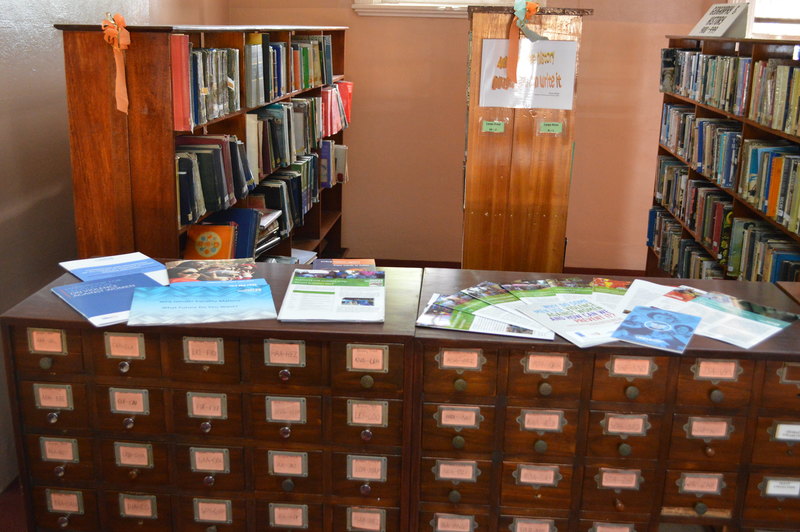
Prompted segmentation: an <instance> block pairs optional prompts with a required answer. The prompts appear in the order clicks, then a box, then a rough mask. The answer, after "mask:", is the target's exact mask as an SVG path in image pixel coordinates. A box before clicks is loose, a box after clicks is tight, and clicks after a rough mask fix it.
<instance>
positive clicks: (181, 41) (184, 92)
mask: <svg viewBox="0 0 800 532" xmlns="http://www.w3.org/2000/svg"><path fill="white" fill-rule="evenodd" d="M189 48H190V44H189V36H188V35H185V34H179V33H173V34H171V35H170V36H169V49H170V59H171V62H170V69H171V72H172V116H173V126H172V127H173V129H175V131H191V130H192V128H193V126H194V124H193V123H192V108H191V106H192V102H191V98H190V95H189V90H190V82H191V81H190V79H189V78H190V76H189V68H190V64H189Z"/></svg>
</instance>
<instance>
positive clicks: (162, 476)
mask: <svg viewBox="0 0 800 532" xmlns="http://www.w3.org/2000/svg"><path fill="white" fill-rule="evenodd" d="M99 443H100V457H101V459H102V464H103V465H102V468H103V480H105V481H106V482H109V483H113V484H126V485H129V486H165V485H168V484H171V483H172V482H171V481H170V467H169V452H168V447H167V444H166V443H159V442H150V441H129V440H106V439H103V440H100V442H99Z"/></svg>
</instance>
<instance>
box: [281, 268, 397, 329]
mask: <svg viewBox="0 0 800 532" xmlns="http://www.w3.org/2000/svg"><path fill="white" fill-rule="evenodd" d="M385 276H386V274H385V272H383V271H378V270H295V271H294V273H293V274H292V278H291V280H290V281H289V286H288V288H287V290H286V296H285V297H284V298H283V303H282V304H281V309H280V312H279V313H278V320H279V321H347V322H383V321H384V314H385V311H386V288H385Z"/></svg>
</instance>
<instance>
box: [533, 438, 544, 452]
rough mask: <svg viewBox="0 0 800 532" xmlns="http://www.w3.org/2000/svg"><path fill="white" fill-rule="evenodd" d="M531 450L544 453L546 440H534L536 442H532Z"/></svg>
mask: <svg viewBox="0 0 800 532" xmlns="http://www.w3.org/2000/svg"><path fill="white" fill-rule="evenodd" d="M533 450H534V451H536V452H537V453H546V452H547V442H546V441H544V440H536V443H534V444H533Z"/></svg>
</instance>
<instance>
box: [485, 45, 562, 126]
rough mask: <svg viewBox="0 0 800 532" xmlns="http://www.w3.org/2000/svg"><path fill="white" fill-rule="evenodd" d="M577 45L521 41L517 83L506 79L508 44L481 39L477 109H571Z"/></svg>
mask: <svg viewBox="0 0 800 532" xmlns="http://www.w3.org/2000/svg"><path fill="white" fill-rule="evenodd" d="M577 53H578V43H577V41H548V40H542V41H535V42H532V41H530V40H528V39H525V38H523V39H520V42H519V57H518V60H517V82H516V83H511V80H509V78H508V64H507V63H508V40H507V39H484V40H483V53H482V59H481V84H480V100H479V104H478V105H480V107H513V108H516V109H534V108H535V109H566V110H569V109H572V102H573V96H574V91H575V66H576V63H577Z"/></svg>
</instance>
